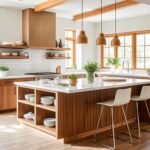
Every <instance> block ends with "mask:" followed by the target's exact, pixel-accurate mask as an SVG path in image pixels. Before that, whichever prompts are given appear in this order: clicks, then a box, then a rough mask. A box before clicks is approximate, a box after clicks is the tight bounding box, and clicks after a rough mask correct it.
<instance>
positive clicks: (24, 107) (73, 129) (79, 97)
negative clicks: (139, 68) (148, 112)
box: [17, 85, 145, 143]
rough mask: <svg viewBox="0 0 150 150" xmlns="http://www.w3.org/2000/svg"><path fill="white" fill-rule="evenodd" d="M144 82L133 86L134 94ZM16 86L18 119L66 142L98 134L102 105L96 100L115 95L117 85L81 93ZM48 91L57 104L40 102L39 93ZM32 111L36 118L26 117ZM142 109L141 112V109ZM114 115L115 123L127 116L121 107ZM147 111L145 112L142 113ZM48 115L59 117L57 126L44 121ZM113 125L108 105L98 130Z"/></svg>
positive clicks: (132, 110) (131, 119) (132, 111)
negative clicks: (29, 99) (29, 95)
mask: <svg viewBox="0 0 150 150" xmlns="http://www.w3.org/2000/svg"><path fill="white" fill-rule="evenodd" d="M142 86H143V85H136V86H132V87H131V88H132V96H135V95H139V94H140V91H141V87H142ZM125 88H127V87H125ZM17 89H18V90H17V91H18V103H17V104H18V108H17V112H18V119H19V120H20V121H22V122H23V123H25V124H28V125H30V126H32V127H34V128H37V129H39V130H43V131H45V132H47V133H49V134H52V135H54V136H56V138H57V139H60V138H64V142H65V143H68V142H71V141H74V140H77V139H80V138H84V137H88V136H91V135H94V134H95V129H96V125H97V121H98V117H99V114H100V110H101V108H100V106H97V105H96V103H97V102H102V101H107V100H110V99H114V97H115V93H116V90H117V89H118V88H111V89H104V90H94V91H88V92H78V93H61V92H55V91H47V90H43V89H37V88H30V87H22V86H17ZM119 89H120V88H119ZM27 93H34V94H35V102H34V103H32V104H31V103H29V102H26V101H25V100H24V95H25V94H27ZM46 95H51V96H54V97H55V99H56V106H53V105H52V106H43V105H42V104H40V97H41V96H46ZM29 111H33V112H34V114H35V120H34V121H28V120H25V119H23V114H25V113H27V112H29ZM140 112H142V109H141V110H140ZM114 115H115V117H114V119H115V127H116V128H118V127H121V126H122V123H123V120H124V119H123V114H122V111H121V108H119V107H116V108H115V110H114ZM144 115H145V114H141V116H144ZM46 117H55V118H56V127H55V128H48V127H45V126H44V125H43V120H44V119H45V118H46ZM127 118H128V121H129V123H130V124H132V123H134V122H135V118H136V109H135V104H134V103H133V102H131V103H130V104H129V105H128V111H127ZM110 125H111V115H110V109H107V108H105V109H104V111H103V115H102V119H101V123H100V128H99V130H98V133H103V132H105V131H109V130H110V129H111V126H110ZM124 125H125V124H124Z"/></svg>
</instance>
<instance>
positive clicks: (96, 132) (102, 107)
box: [94, 106, 104, 142]
mask: <svg viewBox="0 0 150 150" xmlns="http://www.w3.org/2000/svg"><path fill="white" fill-rule="evenodd" d="M103 109H104V106H102V108H101V112H100V115H99V119H98V122H97V127H96V130H95V137H94V142H96V136H97V130H98V127H99V124H100V120H101V117H102V113H103Z"/></svg>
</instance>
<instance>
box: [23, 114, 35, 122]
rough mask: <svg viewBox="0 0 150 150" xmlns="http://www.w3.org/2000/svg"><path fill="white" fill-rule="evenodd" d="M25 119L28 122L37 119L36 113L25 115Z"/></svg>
mask: <svg viewBox="0 0 150 150" xmlns="http://www.w3.org/2000/svg"><path fill="white" fill-rule="evenodd" d="M23 117H24V118H25V119H28V120H34V118H35V117H34V113H32V112H28V113H26V114H24V115H23Z"/></svg>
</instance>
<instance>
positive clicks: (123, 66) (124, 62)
mask: <svg viewBox="0 0 150 150" xmlns="http://www.w3.org/2000/svg"><path fill="white" fill-rule="evenodd" d="M125 64H126V65H127V68H125V66H126V65H125ZM122 69H125V70H127V72H128V73H129V71H130V70H129V61H128V60H124V61H123V62H122Z"/></svg>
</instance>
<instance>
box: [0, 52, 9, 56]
mask: <svg viewBox="0 0 150 150" xmlns="http://www.w3.org/2000/svg"><path fill="white" fill-rule="evenodd" d="M1 55H2V56H10V53H8V52H2V53H1Z"/></svg>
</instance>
